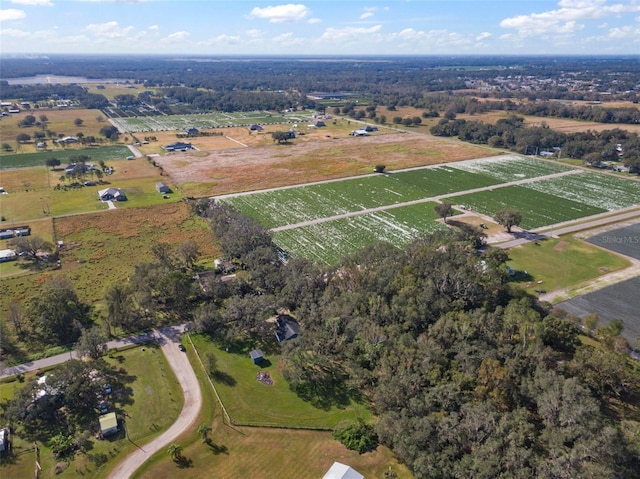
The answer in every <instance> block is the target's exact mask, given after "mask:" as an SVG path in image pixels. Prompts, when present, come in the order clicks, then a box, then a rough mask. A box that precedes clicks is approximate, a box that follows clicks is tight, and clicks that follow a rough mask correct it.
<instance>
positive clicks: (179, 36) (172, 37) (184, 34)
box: [167, 31, 189, 40]
mask: <svg viewBox="0 0 640 479" xmlns="http://www.w3.org/2000/svg"><path fill="white" fill-rule="evenodd" d="M188 36H189V32H184V31H182V32H174V33H172V34H171V35H169V36H167V39H168V40H184V39H185V38H187V37H188Z"/></svg>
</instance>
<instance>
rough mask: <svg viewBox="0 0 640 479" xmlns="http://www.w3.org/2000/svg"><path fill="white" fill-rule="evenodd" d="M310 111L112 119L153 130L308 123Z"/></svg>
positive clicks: (123, 126) (129, 128)
mask: <svg viewBox="0 0 640 479" xmlns="http://www.w3.org/2000/svg"><path fill="white" fill-rule="evenodd" d="M311 120H312V113H311V112H307V111H301V112H293V113H272V112H264V111H261V112H237V113H224V112H215V113H202V114H198V115H163V116H157V114H154V115H153V116H137V117H126V118H112V121H113V123H114V124H115V125H116V126H118V127H120V128H121V129H122V130H123V131H127V132H130V133H146V132H154V131H167V130H184V129H186V128H198V129H206V128H229V127H234V126H248V125H251V124H253V123H257V124H261V125H270V124H278V123H291V124H294V123H302V122H304V123H308V122H310V121H311Z"/></svg>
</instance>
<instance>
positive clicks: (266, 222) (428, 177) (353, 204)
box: [223, 167, 497, 228]
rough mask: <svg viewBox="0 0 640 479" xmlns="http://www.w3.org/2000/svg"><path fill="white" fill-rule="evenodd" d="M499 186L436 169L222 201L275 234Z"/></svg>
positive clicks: (455, 171)
mask: <svg viewBox="0 0 640 479" xmlns="http://www.w3.org/2000/svg"><path fill="white" fill-rule="evenodd" d="M496 183H497V181H496V180H493V179H491V178H489V177H486V176H484V175H479V174H475V173H468V172H465V171H461V170H458V169H456V168H452V167H436V168H424V169H416V170H411V171H403V172H399V173H392V174H385V175H369V176H364V177H360V178H352V179H348V180H341V181H332V182H327V183H321V184H316V185H311V186H302V187H297V188H285V189H280V190H272V191H268V192H264V193H259V192H258V193H254V194H251V195H240V196H236V197H232V198H229V199H225V200H223V201H225V202H228V203H230V204H232V205H233V206H234V207H235V208H236V209H238V210H240V211H242V212H243V213H245V214H247V215H249V216H252V217H253V218H255V219H257V220H258V221H260V222H261V223H262V224H263V226H265V227H267V228H274V227H277V226H284V225H288V224H296V223H301V222H303V221H311V220H315V219H317V218H326V217H330V216H335V215H340V214H345V213H350V212H354V211H362V210H365V209H370V208H376V207H380V206H388V205H393V204H398V203H404V202H407V201H413V200H419V199H422V198H429V197H433V196H438V195H442V194H446V193H452V192H456V191H464V190H465V189H470V188H473V187H481V186H489V185H493V184H496Z"/></svg>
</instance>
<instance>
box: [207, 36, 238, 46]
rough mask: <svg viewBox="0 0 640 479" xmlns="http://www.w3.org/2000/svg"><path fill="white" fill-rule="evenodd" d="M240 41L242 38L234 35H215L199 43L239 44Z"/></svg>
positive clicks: (213, 44)
mask: <svg viewBox="0 0 640 479" xmlns="http://www.w3.org/2000/svg"><path fill="white" fill-rule="evenodd" d="M240 43H242V39H241V38H240V37H238V36H235V35H224V34H222V35H218V36H217V37H213V38H210V39H209V40H207V41H204V42H201V43H200V45H206V46H229V45H239V44H240Z"/></svg>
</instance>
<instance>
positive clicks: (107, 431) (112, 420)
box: [98, 412, 118, 436]
mask: <svg viewBox="0 0 640 479" xmlns="http://www.w3.org/2000/svg"><path fill="white" fill-rule="evenodd" d="M98 419H99V421H100V432H101V433H102V435H103V436H110V435H111V434H115V433H117V432H118V418H117V417H116V413H115V412H109V413H107V414H103V415H102V416H100V417H99V418H98Z"/></svg>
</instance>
